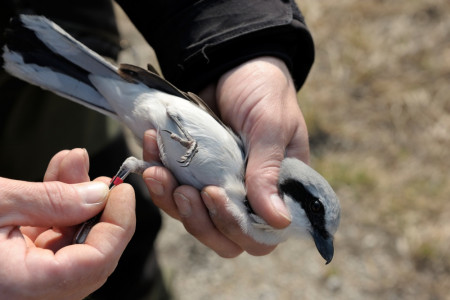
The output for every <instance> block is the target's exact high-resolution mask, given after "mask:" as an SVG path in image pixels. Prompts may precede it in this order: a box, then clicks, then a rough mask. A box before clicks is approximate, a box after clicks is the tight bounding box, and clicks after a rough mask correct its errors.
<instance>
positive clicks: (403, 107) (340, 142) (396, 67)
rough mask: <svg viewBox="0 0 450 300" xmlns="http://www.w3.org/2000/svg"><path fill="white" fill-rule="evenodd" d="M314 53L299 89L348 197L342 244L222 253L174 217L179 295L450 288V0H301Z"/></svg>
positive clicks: (168, 229) (426, 295)
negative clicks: (331, 249)
mask: <svg viewBox="0 0 450 300" xmlns="http://www.w3.org/2000/svg"><path fill="white" fill-rule="evenodd" d="M299 5H300V7H301V9H302V10H303V12H304V14H305V16H306V19H307V22H308V25H309V27H310V29H311V31H312V32H313V35H314V38H315V43H316V49H317V55H316V63H315V65H314V67H313V70H312V73H311V75H310V77H309V79H308V80H307V82H306V85H305V87H304V88H303V89H302V90H301V92H300V94H299V100H300V104H301V107H302V109H303V112H304V114H305V116H306V118H307V122H308V126H309V129H310V134H311V145H312V148H311V150H312V153H313V159H312V164H313V166H314V167H315V168H316V169H318V170H319V171H320V172H321V173H322V174H323V175H324V176H325V177H326V178H328V179H329V180H330V182H331V184H332V185H333V186H334V187H335V189H336V192H337V194H338V195H339V197H340V199H341V203H342V210H343V215H342V222H341V227H340V229H339V231H338V234H337V236H336V256H335V259H334V260H333V262H332V263H331V265H329V266H324V265H323V262H322V261H321V259H320V257H319V256H318V254H317V253H316V251H315V249H314V246H313V245H312V243H308V242H305V241H289V242H287V243H286V244H283V245H281V246H280V247H278V249H277V250H276V251H275V252H274V253H272V254H271V255H269V256H267V257H250V256H248V255H245V254H244V255H242V256H241V257H239V258H237V259H233V260H224V259H221V258H218V257H217V256H216V255H215V254H214V253H212V252H211V251H209V250H208V249H206V248H205V247H203V246H202V245H199V244H198V243H197V242H195V241H194V240H193V239H192V238H191V237H189V236H188V235H186V234H185V233H184V230H183V228H182V227H181V226H180V225H179V224H177V223H176V222H174V221H170V220H167V221H166V225H165V228H164V230H163V233H162V235H161V238H160V240H159V242H158V248H159V250H160V252H161V263H162V265H163V267H164V268H165V271H166V273H167V274H168V279H169V282H170V283H171V286H172V288H173V290H174V292H175V295H176V296H177V297H178V298H179V299H323V298H331V297H332V298H334V299H360V298H364V299H411V298H415V299H449V298H450V296H448V292H449V291H450V252H449V249H450V196H449V195H450V176H449V170H450V157H449V155H448V153H449V149H450V101H449V100H450V99H449V97H450V84H449V83H450V18H449V17H448V15H449V14H450V2H448V1H446V0H429V1H417V0H397V1H383V0H378V1H375V0H368V1H357V0H343V1H333V0H321V1H317V0H305V1H299Z"/></svg>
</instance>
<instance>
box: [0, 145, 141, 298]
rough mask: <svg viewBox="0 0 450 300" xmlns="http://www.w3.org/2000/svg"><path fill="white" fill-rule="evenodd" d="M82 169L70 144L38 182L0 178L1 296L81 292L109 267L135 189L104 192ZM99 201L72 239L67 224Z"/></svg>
mask: <svg viewBox="0 0 450 300" xmlns="http://www.w3.org/2000/svg"><path fill="white" fill-rule="evenodd" d="M88 169H89V158H88V155H87V152H86V151H85V150H82V149H74V150H71V151H68V150H66V151H61V152H59V153H58V154H56V155H55V156H54V157H53V158H52V160H51V161H50V163H49V166H48V168H47V172H46V174H45V177H44V181H45V182H44V183H34V182H25V181H18V180H11V179H6V178H0V186H1V189H0V199H1V200H0V295H1V297H0V298H2V299H3V298H4V299H82V298H84V297H86V296H88V295H89V294H90V293H92V292H93V291H95V290H96V289H98V288H99V287H100V286H101V285H103V283H104V282H105V281H106V279H107V277H108V276H109V275H110V274H111V273H112V272H113V270H114V269H115V267H116V265H117V262H118V260H119V258H120V255H121V254H122V252H123V250H124V249H125V247H126V245H127V244H128V242H129V240H130V239H131V236H132V235H133V232H134V227H135V212H134V204H135V203H134V191H133V189H132V188H131V186H129V185H127V184H122V185H120V186H117V187H115V188H114V189H113V190H112V191H111V192H109V190H108V186H107V182H108V179H107V178H100V179H96V180H95V181H93V182H90V180H89V176H88ZM63 182H65V183H63ZM108 193H109V194H108ZM103 208H104V212H103V215H102V218H101V220H100V223H98V224H97V225H96V226H95V227H94V228H93V229H92V230H91V232H90V234H89V236H88V238H87V240H86V243H85V244H81V245H79V244H77V245H72V239H73V235H74V233H75V230H76V226H73V225H76V224H80V223H82V222H83V221H85V220H87V219H89V218H90V217H93V216H94V215H96V214H97V213H99V212H100V211H101V210H102V209H103Z"/></svg>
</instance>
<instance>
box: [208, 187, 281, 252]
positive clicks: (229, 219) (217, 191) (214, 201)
mask: <svg viewBox="0 0 450 300" xmlns="http://www.w3.org/2000/svg"><path fill="white" fill-rule="evenodd" d="M202 197H203V201H204V202H205V204H206V206H207V208H208V212H209V214H210V217H211V219H212V221H213V223H214V225H215V227H216V228H217V229H218V230H219V231H220V232H221V233H222V234H224V235H225V236H226V237H228V238H229V239H230V240H232V241H233V242H235V243H236V244H238V245H239V246H240V247H241V248H242V249H244V250H245V251H247V252H248V253H249V254H251V255H258V256H259V255H266V254H268V253H270V252H271V251H273V249H275V247H276V246H268V245H264V244H260V243H257V242H255V241H254V240H253V239H252V238H251V237H249V236H248V235H246V234H245V233H244V232H243V231H242V229H241V227H240V226H239V223H238V221H237V220H236V219H235V218H234V217H233V216H232V215H231V214H230V213H229V211H228V210H227V207H226V205H227V201H231V200H229V199H228V198H227V196H226V194H225V192H224V191H223V189H221V188H219V187H215V186H208V187H206V188H205V189H204V192H203V194H202Z"/></svg>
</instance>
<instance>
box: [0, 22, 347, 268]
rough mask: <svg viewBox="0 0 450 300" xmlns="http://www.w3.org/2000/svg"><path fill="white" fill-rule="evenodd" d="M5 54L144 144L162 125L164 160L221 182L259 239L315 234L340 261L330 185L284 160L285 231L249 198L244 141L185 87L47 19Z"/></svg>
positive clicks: (17, 25)
mask: <svg viewBox="0 0 450 300" xmlns="http://www.w3.org/2000/svg"><path fill="white" fill-rule="evenodd" d="M2 59H3V67H4V68H5V70H6V71H8V72H9V73H10V74H12V75H13V76H16V77H18V78H20V79H23V80H25V81H27V82H29V83H31V84H34V85H37V86H40V87H41V88H43V89H46V90H50V91H52V92H54V93H56V94H58V95H60V96H63V97H65V98H68V99H70V100H72V101H74V102H77V103H79V104H82V105H84V106H87V107H89V108H91V109H94V110H96V111H99V112H101V113H103V114H105V115H108V116H110V117H113V118H115V119H118V120H120V121H121V122H122V123H123V124H125V125H126V126H127V127H128V128H130V129H131V131H132V132H133V133H134V135H135V136H136V138H137V139H138V140H139V141H142V137H143V136H144V132H145V131H146V130H148V129H152V128H153V129H156V130H157V143H158V147H159V150H160V158H161V162H162V164H163V165H164V166H165V167H167V168H168V169H169V170H170V171H171V172H172V173H173V175H174V176H175V177H176V179H177V180H178V182H179V183H180V184H187V185H191V186H194V187H196V188H197V189H202V188H203V187H205V186H208V185H215V186H219V187H222V188H223V189H224V190H225V192H226V194H227V197H228V198H229V199H230V201H228V203H229V204H228V211H229V212H230V213H231V214H232V215H233V216H234V217H235V218H236V220H237V221H238V222H239V224H240V226H241V229H242V231H243V232H244V233H246V234H247V235H249V236H250V237H252V238H253V239H254V240H255V241H257V242H260V243H264V244H268V245H274V244H277V243H280V242H282V241H284V240H286V239H287V238H289V237H292V236H311V237H312V238H313V239H314V241H315V244H316V247H317V249H318V251H319V252H320V254H321V255H322V257H323V258H324V259H325V260H326V262H327V263H329V262H330V261H331V259H332V258H333V254H334V247H333V236H334V234H335V232H336V230H337V228H338V225H339V220H340V204H339V200H338V198H337V196H336V194H335V193H334V191H333V189H332V188H331V186H330V185H329V184H328V182H327V181H326V180H325V179H324V178H323V177H322V176H321V175H320V174H318V173H317V172H316V171H314V170H313V169H312V168H310V167H309V166H308V165H306V164H305V163H303V162H301V161H300V160H298V159H294V158H285V159H284V160H283V162H282V164H281V170H280V175H279V180H278V190H279V194H280V196H281V198H282V199H283V200H284V202H285V203H286V206H287V208H288V210H289V212H290V213H291V216H292V222H291V224H290V225H289V226H288V227H286V228H284V229H275V228H273V227H271V226H270V225H268V224H267V223H266V222H265V221H264V220H263V219H262V218H261V217H259V216H257V215H256V214H255V213H254V212H253V210H252V209H251V206H250V204H249V202H248V201H247V198H246V189H245V183H244V176H245V166H246V149H245V145H244V143H243V142H242V138H241V137H240V136H238V135H236V134H235V133H234V132H233V131H232V130H231V129H230V128H228V127H227V126H225V125H224V124H223V123H222V122H221V121H220V120H219V119H218V118H217V117H215V116H214V114H212V113H211V111H210V110H209V109H208V108H207V106H206V105H205V104H203V102H202V101H201V99H199V98H198V97H197V96H195V95H194V94H192V93H185V92H182V91H180V90H178V89H177V88H176V87H174V86H173V85H171V84H170V83H169V82H167V81H166V80H164V79H163V78H161V77H160V76H159V75H157V74H156V73H154V72H152V71H153V70H150V71H147V70H144V69H142V68H139V67H136V66H132V65H120V67H117V66H115V65H113V64H111V63H109V62H107V61H106V60H104V59H103V58H102V57H101V56H100V55H98V54H97V53H95V52H93V51H92V50H90V49H88V48H87V47H86V46H84V45H83V44H81V43H80V42H78V41H77V40H75V39H74V38H73V37H71V36H70V35H69V34H68V33H66V32H65V31H64V30H63V29H61V28H60V27H59V26H58V25H56V24H54V23H53V22H51V21H50V20H48V19H46V18H45V17H42V16H34V15H21V16H19V17H18V18H15V19H13V20H12V21H11V25H10V28H9V29H8V31H7V34H6V44H5V45H4V46H3V54H2ZM155 164H158V162H145V163H143V162H139V161H137V160H135V159H128V160H127V161H126V163H124V165H123V166H122V168H121V170H122V171H123V173H127V174H128V173H129V172H130V171H131V172H134V171H138V172H139V171H140V172H142V169H143V166H144V167H145V166H150V165H155ZM135 166H137V168H136V169H138V170H133V169H134V168H135Z"/></svg>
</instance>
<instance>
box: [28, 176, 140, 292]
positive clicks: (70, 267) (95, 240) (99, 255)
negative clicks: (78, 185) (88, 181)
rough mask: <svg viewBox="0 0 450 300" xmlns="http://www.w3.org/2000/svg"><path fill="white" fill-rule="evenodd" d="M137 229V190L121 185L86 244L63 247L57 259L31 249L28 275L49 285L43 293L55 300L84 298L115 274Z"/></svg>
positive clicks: (116, 189)
mask: <svg viewBox="0 0 450 300" xmlns="http://www.w3.org/2000/svg"><path fill="white" fill-rule="evenodd" d="M135 226H136V218H135V197H134V190H133V188H132V187H131V186H130V185H128V184H121V185H119V186H116V187H115V188H114V189H112V191H111V193H110V196H109V198H108V203H107V205H106V207H105V210H104V212H103V215H102V217H101V220H100V223H98V224H97V225H96V226H94V227H93V228H92V230H91V232H90V234H89V235H88V237H87V239H86V243H85V244H76V245H70V246H67V247H63V248H61V249H60V250H59V251H57V252H56V253H55V254H54V255H53V253H52V252H51V251H48V250H47V249H42V248H31V249H30V250H28V251H27V253H26V265H27V271H28V272H29V273H30V274H33V276H35V278H37V279H38V282H39V281H40V282H42V284H43V285H45V286H39V285H38V287H37V288H39V290H42V289H47V291H46V292H47V293H48V294H50V295H52V294H53V295H58V296H59V297H56V296H55V297H52V299H53V298H54V299H63V298H66V297H65V296H67V295H71V296H72V297H73V299H76V298H78V299H81V298H84V297H85V296H87V295H88V294H90V293H91V292H93V291H94V290H96V289H97V288H99V287H100V286H101V285H102V284H103V283H104V282H105V280H106V279H107V277H108V276H109V275H110V274H111V273H112V272H113V271H114V269H115V267H116V266H117V263H118V261H119V258H120V256H121V254H122V253H123V251H124V249H125V247H126V245H127V244H128V242H129V241H130V239H131V236H132V235H133V233H134V229H135ZM24 256H25V255H24ZM43 266H45V267H43ZM60 292H61V294H58V293H60Z"/></svg>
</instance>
